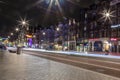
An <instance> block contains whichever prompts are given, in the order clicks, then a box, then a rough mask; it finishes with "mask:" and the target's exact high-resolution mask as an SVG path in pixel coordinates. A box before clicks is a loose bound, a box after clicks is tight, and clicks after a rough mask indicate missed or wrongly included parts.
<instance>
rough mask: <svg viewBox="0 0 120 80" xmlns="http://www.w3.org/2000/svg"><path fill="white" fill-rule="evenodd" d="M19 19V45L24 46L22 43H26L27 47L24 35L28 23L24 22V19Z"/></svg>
mask: <svg viewBox="0 0 120 80" xmlns="http://www.w3.org/2000/svg"><path fill="white" fill-rule="evenodd" d="M20 19H21V20H20V21H18V22H19V25H20V26H21V27H20V43H21V44H22V45H24V42H26V45H27V39H26V37H25V35H26V33H27V30H29V21H28V20H26V18H24V19H22V18H20ZM16 31H19V29H16Z"/></svg>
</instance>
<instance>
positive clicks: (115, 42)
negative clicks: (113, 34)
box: [110, 38, 120, 53]
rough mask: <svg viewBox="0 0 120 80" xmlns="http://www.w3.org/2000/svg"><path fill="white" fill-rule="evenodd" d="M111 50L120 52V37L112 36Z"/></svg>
mask: <svg viewBox="0 0 120 80" xmlns="http://www.w3.org/2000/svg"><path fill="white" fill-rule="evenodd" d="M110 40H111V49H110V51H111V52H114V53H120V39H119V38H111V39H110Z"/></svg>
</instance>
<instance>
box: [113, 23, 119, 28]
mask: <svg viewBox="0 0 120 80" xmlns="http://www.w3.org/2000/svg"><path fill="white" fill-rule="evenodd" d="M117 27H120V24H117V25H112V26H111V28H117Z"/></svg>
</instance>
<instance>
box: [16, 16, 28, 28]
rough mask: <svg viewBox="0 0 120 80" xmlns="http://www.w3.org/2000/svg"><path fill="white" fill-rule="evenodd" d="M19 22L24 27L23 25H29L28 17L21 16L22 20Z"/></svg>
mask: <svg viewBox="0 0 120 80" xmlns="http://www.w3.org/2000/svg"><path fill="white" fill-rule="evenodd" d="M18 23H19V25H22V27H23V26H28V25H29V20H27V19H26V17H25V18H22V17H20V21H18Z"/></svg>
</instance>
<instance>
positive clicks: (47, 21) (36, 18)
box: [0, 0, 97, 37]
mask: <svg viewBox="0 0 120 80" xmlns="http://www.w3.org/2000/svg"><path fill="white" fill-rule="evenodd" d="M59 1H60V5H61V8H62V13H60V10H59V9H58V7H57V6H55V4H53V5H52V7H51V10H49V11H48V14H47V15H46V13H47V9H48V6H49V0H0V36H4V37H5V36H8V35H9V34H10V32H11V31H13V30H14V29H15V26H16V25H18V21H19V20H20V17H22V18H24V17H26V19H27V20H29V23H30V25H31V26H32V25H41V26H49V25H53V24H56V23H57V22H58V21H60V19H63V18H64V17H67V18H69V17H71V18H74V17H77V16H79V9H80V8H86V7H88V6H89V5H91V4H93V3H94V2H97V0H59Z"/></svg>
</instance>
